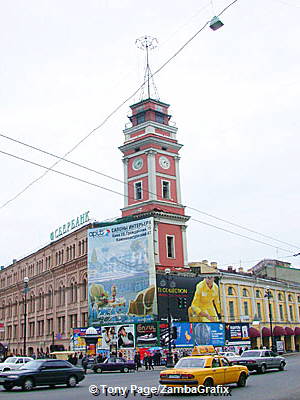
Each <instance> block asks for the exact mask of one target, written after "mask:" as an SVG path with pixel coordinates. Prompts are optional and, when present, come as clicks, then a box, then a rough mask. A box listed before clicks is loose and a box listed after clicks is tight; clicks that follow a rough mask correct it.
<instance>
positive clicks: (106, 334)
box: [101, 324, 135, 350]
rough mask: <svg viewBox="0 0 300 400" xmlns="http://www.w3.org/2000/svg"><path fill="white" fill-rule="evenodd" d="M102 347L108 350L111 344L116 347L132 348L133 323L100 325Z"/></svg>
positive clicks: (119, 348)
mask: <svg viewBox="0 0 300 400" xmlns="http://www.w3.org/2000/svg"><path fill="white" fill-rule="evenodd" d="M101 334H102V346H101V348H102V349H105V350H110V349H111V346H114V347H116V349H118V350H121V349H134V348H135V338H134V336H135V335H134V325H132V324H128V325H105V326H102V327H101Z"/></svg>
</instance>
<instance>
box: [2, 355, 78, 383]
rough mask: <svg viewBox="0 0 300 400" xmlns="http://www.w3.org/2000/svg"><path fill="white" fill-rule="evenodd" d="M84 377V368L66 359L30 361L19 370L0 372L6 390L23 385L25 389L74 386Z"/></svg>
mask: <svg viewBox="0 0 300 400" xmlns="http://www.w3.org/2000/svg"><path fill="white" fill-rule="evenodd" d="M83 379H84V371H83V369H82V368H77V367H74V365H72V364H70V363H69V362H68V361H65V360H53V359H51V360H45V359H44V360H34V361H29V362H28V363H27V364H25V365H24V366H23V367H21V368H20V369H18V370H17V371H7V372H1V373H0V385H3V386H4V389H6V390H12V388H13V387H14V386H21V387H22V388H23V390H31V389H32V388H33V387H35V386H44V385H48V386H50V387H54V386H55V385H61V384H66V385H67V386H69V387H74V386H76V385H77V383H78V382H80V381H82V380H83Z"/></svg>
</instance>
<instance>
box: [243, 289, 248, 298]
mask: <svg viewBox="0 0 300 400" xmlns="http://www.w3.org/2000/svg"><path fill="white" fill-rule="evenodd" d="M243 297H248V291H247V289H243Z"/></svg>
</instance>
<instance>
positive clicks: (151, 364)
mask: <svg viewBox="0 0 300 400" xmlns="http://www.w3.org/2000/svg"><path fill="white" fill-rule="evenodd" d="M148 365H149V369H154V367H153V356H152V355H151V354H150V355H149V359H148Z"/></svg>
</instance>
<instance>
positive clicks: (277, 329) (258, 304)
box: [219, 268, 300, 351]
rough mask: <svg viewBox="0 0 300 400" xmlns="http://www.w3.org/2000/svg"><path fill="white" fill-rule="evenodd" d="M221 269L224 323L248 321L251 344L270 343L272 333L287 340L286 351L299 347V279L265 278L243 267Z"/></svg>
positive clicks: (268, 344)
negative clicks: (244, 270)
mask: <svg viewBox="0 0 300 400" xmlns="http://www.w3.org/2000/svg"><path fill="white" fill-rule="evenodd" d="M219 273H220V297H221V304H222V313H223V318H222V319H223V321H224V322H225V323H233V322H249V324H250V330H249V333H250V338H251V347H252V348H255V347H258V348H260V347H261V346H266V347H271V345H272V336H273V340H274V343H275V342H276V341H278V340H279V341H283V342H284V345H285V350H286V351H299V349H300V284H299V283H296V282H295V283H293V282H288V281H283V280H280V281H279V280H275V279H269V278H262V277H258V276H256V275H254V274H253V273H245V272H243V271H242V270H241V269H240V270H234V269H233V268H231V269H230V268H229V270H228V271H220V270H219ZM299 273H300V271H299ZM271 327H272V331H271Z"/></svg>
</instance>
